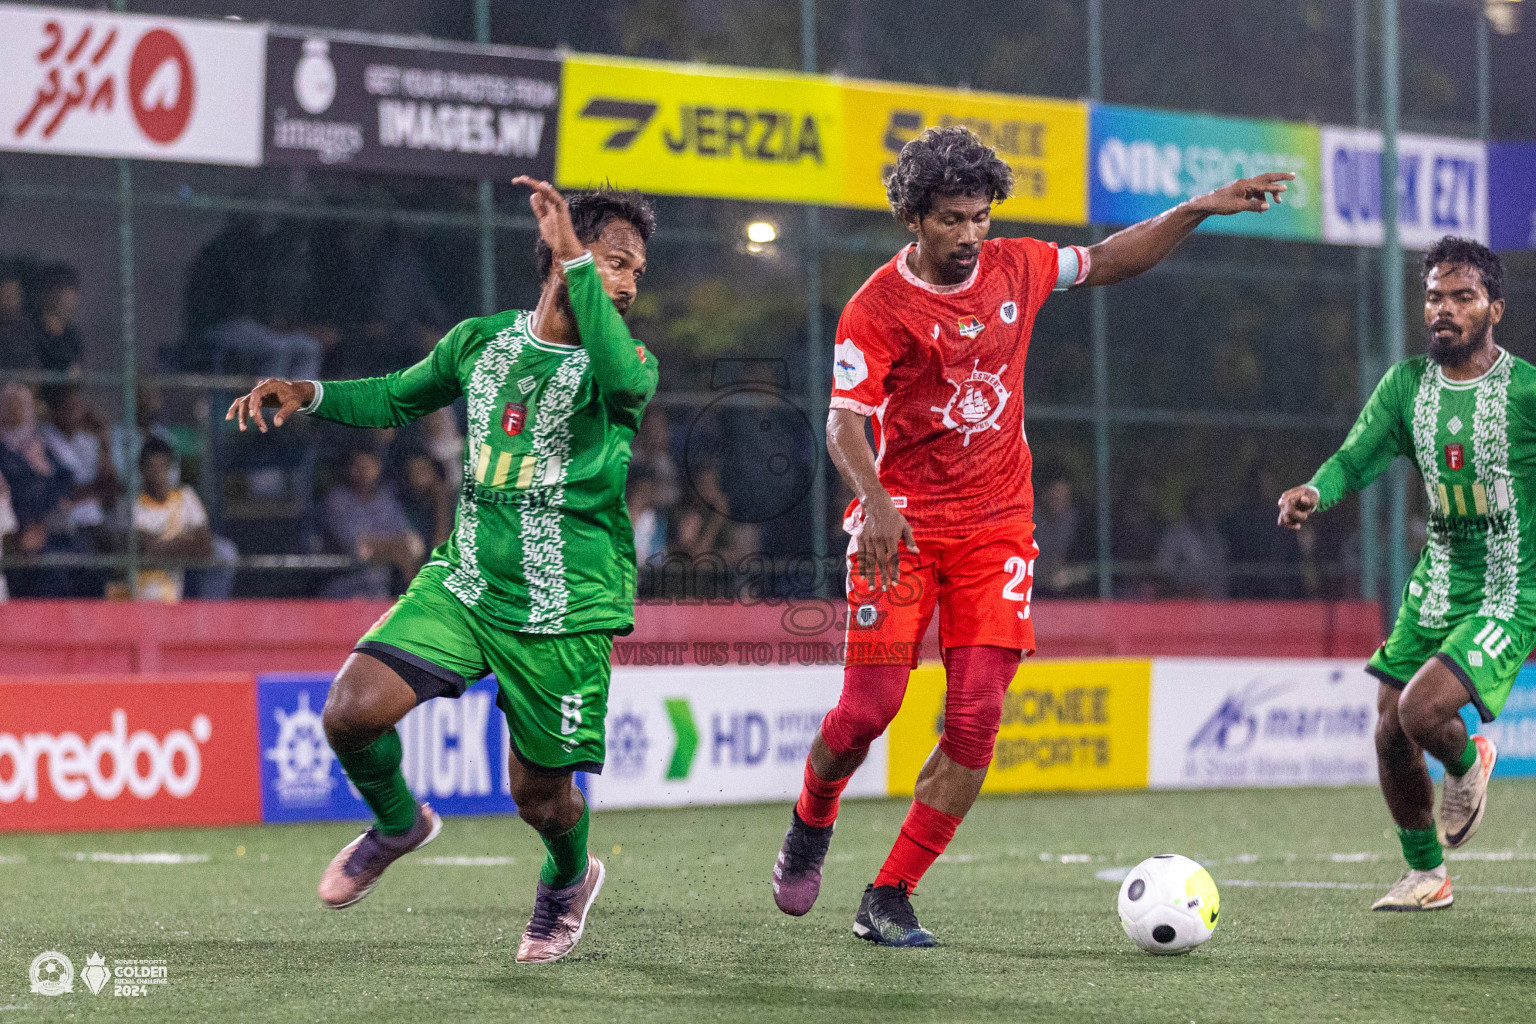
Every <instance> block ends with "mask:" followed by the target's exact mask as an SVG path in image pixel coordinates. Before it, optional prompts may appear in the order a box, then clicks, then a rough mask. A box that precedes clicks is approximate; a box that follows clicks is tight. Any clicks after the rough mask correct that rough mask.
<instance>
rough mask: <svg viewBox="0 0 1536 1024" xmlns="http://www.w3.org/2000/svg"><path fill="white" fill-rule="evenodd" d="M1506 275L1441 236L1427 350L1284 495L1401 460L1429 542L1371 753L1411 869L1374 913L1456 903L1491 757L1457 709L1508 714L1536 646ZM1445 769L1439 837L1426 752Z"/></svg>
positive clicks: (1527, 476) (1364, 478)
mask: <svg viewBox="0 0 1536 1024" xmlns="http://www.w3.org/2000/svg"><path fill="white" fill-rule="evenodd" d="M1503 315H1504V298H1503V269H1502V267H1501V265H1500V262H1499V258H1498V256H1496V255H1495V254H1494V253H1493V252H1491V251H1490V250H1489V249H1488V248H1487V247H1486V246H1484V245H1480V244H1479V243H1477V242H1473V241H1469V240H1467V239H1461V238H1443V239H1441V240H1440V241H1439V242H1438V243H1437V244H1436V245H1435V247H1434V248H1433V249H1431V250H1430V251H1429V253H1428V255H1426V256H1425V257H1424V323H1425V324H1426V326H1428V328H1429V354H1428V355H1422V356H1415V357H1414V358H1412V359H1407V360H1404V361H1403V362H1401V363H1398V364H1397V365H1396V366H1394V367H1392V368H1391V369H1390V370H1388V371H1387V374H1386V376H1385V377H1383V378H1382V380H1381V383H1380V384H1378V385H1377V386H1376V391H1375V393H1374V394H1373V395H1372V396H1371V400H1370V401H1369V402H1368V403H1367V404H1366V407H1365V409H1364V411H1362V412H1361V413H1360V418H1359V419H1358V420H1357V421H1356V422H1355V425H1354V427H1353V429H1351V430H1350V432H1349V436H1348V437H1347V438H1346V439H1345V441H1344V446H1343V447H1342V448H1340V449H1339V451H1338V452H1337V453H1336V454H1335V455H1334V456H1333V457H1332V458H1330V459H1329V460H1328V461H1327V462H1325V463H1323V465H1322V468H1320V469H1319V470H1318V471H1317V473H1316V474H1315V475H1314V476H1313V477H1312V481H1311V482H1310V483H1307V484H1303V485H1302V486H1300V487H1293V488H1291V489H1290V490H1289V491H1286V492H1285V494H1283V495H1282V496H1281V498H1280V524H1281V525H1282V526H1287V527H1290V528H1291V529H1298V528H1299V527H1300V526H1301V524H1302V523H1303V522H1304V521H1305V520H1306V519H1307V517H1308V516H1309V515H1310V514H1311V513H1312V512H1314V511H1320V510H1322V509H1326V508H1328V507H1329V506H1330V505H1333V504H1335V503H1336V502H1338V501H1339V499H1340V498H1342V497H1343V496H1344V495H1345V493H1346V492H1348V491H1355V490H1359V489H1360V488H1362V487H1364V486H1365V485H1366V484H1368V483H1370V482H1371V481H1372V480H1374V479H1375V478H1376V477H1377V476H1379V475H1380V474H1381V473H1382V471H1383V470H1385V469H1386V468H1387V466H1388V465H1390V464H1391V462H1392V460H1393V459H1395V458H1396V457H1397V456H1399V455H1406V456H1408V457H1409V458H1410V459H1412V460H1413V461H1414V463H1415V464H1416V465H1417V466H1418V468H1419V472H1420V474H1422V476H1423V478H1424V491H1425V494H1426V496H1427V498H1428V506H1429V522H1428V538H1427V541H1426V543H1425V545H1424V550H1423V552H1422V554H1420V556H1419V561H1418V565H1417V566H1415V568H1414V570H1413V574H1412V576H1410V577H1409V580H1408V586H1407V588H1406V590H1405V591H1404V593H1403V595H1402V608H1401V610H1400V611H1399V613H1398V616H1397V623H1396V625H1394V626H1393V628H1392V633H1391V635H1390V636H1388V637H1387V642H1386V643H1384V644H1383V645H1382V646H1381V649H1380V650H1378V651H1377V652H1376V653H1375V654H1374V655H1372V656H1371V660H1370V663H1369V664H1368V665H1367V671H1369V672H1370V673H1371V674H1372V675H1374V676H1375V677H1376V678H1377V679H1379V680H1380V681H1381V685H1380V686H1379V688H1378V696H1377V706H1378V709H1379V711H1380V717H1379V719H1378V721H1377V725H1376V758H1377V765H1378V769H1379V774H1380V779H1381V791H1382V794H1383V795H1384V796H1385V797H1386V801H1387V808H1388V810H1390V811H1391V814H1392V819H1393V820H1394V821H1395V822H1396V823H1397V832H1398V836H1399V837H1400V839H1401V840H1402V846H1403V856H1404V858H1405V859H1406V860H1407V862H1408V870H1407V871H1406V872H1405V873H1404V874H1403V876H1402V877H1401V878H1400V879H1398V881H1397V883H1396V884H1395V885H1393V886H1392V888H1391V890H1390V891H1389V892H1388V893H1387V894H1386V895H1385V896H1383V897H1382V898H1381V899H1379V900H1377V901H1376V903H1375V904H1374V906H1373V907H1372V909H1374V910H1437V909H1439V908H1441V907H1448V906H1450V905H1451V899H1452V897H1451V881H1450V878H1449V877H1448V876H1447V875H1446V870H1445V863H1444V857H1443V855H1442V852H1441V848H1442V846H1448V847H1457V846H1461V845H1463V844H1464V843H1466V842H1467V841H1468V840H1469V839H1471V838H1472V835H1473V833H1475V832H1476V831H1477V828H1478V825H1479V824H1481V822H1482V819H1483V812H1484V809H1485V808H1486V806H1487V796H1488V778H1489V776H1490V775H1491V774H1492V773H1493V766H1494V761H1495V760H1496V759H1497V757H1498V751H1497V750H1496V749H1495V747H1494V745H1493V743H1492V742H1491V741H1490V740H1489V739H1488V738H1487V737H1484V736H1473V737H1470V738H1469V737H1468V735H1467V729H1466V726H1465V725H1464V724H1463V722H1462V719H1461V715H1460V709H1461V708H1462V706H1463V705H1466V704H1468V703H1470V704H1471V705H1472V706H1473V707H1474V708H1475V709H1476V710H1477V713H1478V715H1479V716H1480V717H1481V719H1482V720H1483V721H1484V722H1491V721H1493V719H1494V717H1495V716H1497V715H1498V713H1499V712H1500V711H1501V710H1503V707H1504V702H1505V700H1506V699H1508V697H1509V691H1510V688H1511V687H1512V686H1513V685H1514V681H1515V675H1516V674H1517V673H1518V672H1519V671H1520V666H1521V665H1522V664H1524V662H1525V659H1526V656H1527V655H1529V654H1530V652H1531V647H1532V645H1533V643H1536V629H1533V627H1536V367H1533V366H1532V365H1531V364H1530V363H1527V362H1526V361H1525V360H1523V359H1517V358H1515V357H1514V356H1513V355H1511V354H1509V353H1508V352H1506V351H1504V350H1503V349H1502V348H1500V347H1499V346H1498V345H1496V344H1495V343H1494V340H1493V328H1494V325H1496V324H1497V323H1498V322H1499V319H1500V318H1501V317H1502V316H1503ZM1426 751H1427V752H1428V753H1429V754H1430V755H1431V756H1433V757H1435V758H1436V759H1438V760H1439V761H1440V763H1441V764H1443V765H1445V791H1444V793H1443V794H1442V795H1441V798H1440V822H1439V829H1438V830H1437V829H1436V827H1435V820H1434V815H1433V811H1434V788H1433V786H1432V785H1431V782H1430V778H1429V772H1428V770H1427V769H1426V767H1425V764H1424V756H1423V755H1424V753H1425V752H1426Z"/></svg>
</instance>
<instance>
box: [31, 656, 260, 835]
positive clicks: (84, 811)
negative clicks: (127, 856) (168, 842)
mask: <svg viewBox="0 0 1536 1024" xmlns="http://www.w3.org/2000/svg"><path fill="white" fill-rule="evenodd" d="M257 745H258V744H257V730H256V680H255V679H254V678H252V677H250V676H213V677H210V676H206V675H205V676H197V677H191V678H185V679H166V678H159V679H156V678H150V679H145V678H144V677H143V676H87V677H81V676H73V677H70V678H68V679H61V678H48V677H42V676H15V677H9V678H5V679H0V832H18V831H29V832H63V831H70V832H74V831H85V830H89V829H139V828H156V827H164V826H181V825H236V824H244V823H248V822H257V821H260V820H261V780H260V759H259V755H258V750H257Z"/></svg>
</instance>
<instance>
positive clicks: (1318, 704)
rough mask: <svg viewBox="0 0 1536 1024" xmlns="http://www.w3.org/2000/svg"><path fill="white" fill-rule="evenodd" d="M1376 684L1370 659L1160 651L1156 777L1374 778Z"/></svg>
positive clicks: (1320, 781)
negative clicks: (1178, 654) (1367, 663)
mask: <svg viewBox="0 0 1536 1024" xmlns="http://www.w3.org/2000/svg"><path fill="white" fill-rule="evenodd" d="M1376 691H1377V682H1376V680H1375V679H1374V678H1373V677H1372V676H1370V675H1368V674H1366V672H1365V663H1364V659H1350V660H1333V659H1311V658H1297V659H1286V658H1268V659H1255V660H1245V659H1241V658H1155V659H1153V662H1152V731H1151V764H1150V773H1149V774H1150V782H1151V785H1152V786H1153V787H1154V788H1156V787H1182V788H1206V787H1216V786H1327V785H1344V784H1353V783H1373V782H1375V781H1376V747H1375V741H1374V739H1373V737H1374V735H1375V730H1376Z"/></svg>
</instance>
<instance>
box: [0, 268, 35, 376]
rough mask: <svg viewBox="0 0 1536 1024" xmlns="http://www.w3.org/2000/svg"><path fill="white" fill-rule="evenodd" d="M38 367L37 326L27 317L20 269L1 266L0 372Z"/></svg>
mask: <svg viewBox="0 0 1536 1024" xmlns="http://www.w3.org/2000/svg"><path fill="white" fill-rule="evenodd" d="M37 368H38V362H37V327H36V326H35V325H34V324H33V323H32V321H31V320H29V319H28V318H27V303H26V291H25V289H24V288H23V287H22V280H21V269H20V268H19V267H17V266H16V265H14V264H9V263H8V264H0V370H35V369H37Z"/></svg>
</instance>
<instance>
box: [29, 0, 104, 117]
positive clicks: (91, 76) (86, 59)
mask: <svg viewBox="0 0 1536 1024" xmlns="http://www.w3.org/2000/svg"><path fill="white" fill-rule="evenodd" d="M43 37H44V39H45V40H46V42H45V43H44V45H43V48H42V49H41V50H39V51H38V53H37V64H38V66H39V67H40V68H42V69H43V70H44V72H45V74H44V77H43V83H42V84H41V85H39V86H38V87H37V97H36V98H35V99H34V100H33V101H32V107H31V109H30V110H28V111H27V113H26V116H24V117H23V118H22V119H21V120H20V121H18V122H17V123H16V128H15V134H16V137H17V138H20V137H21V136H23V135H25V134H26V133H27V131H28V130H29V129H30V128H32V127H33V126H34V125H36V126H38V127H39V129H40V132H39V134H41V135H42V137H43V138H45V139H51V138H53V135H54V133H55V132H57V131H58V130H59V126H60V125H61V124H63V123H64V119H65V118H66V117H68V116H69V114H70V112H71V111H73V110H75V109H76V108H78V107H84V108H85V109H86V110H89V111H93V112H94V111H97V110H108V111H110V110H111V109H112V104H113V102H114V101H115V99H116V95H117V80H116V78H115V77H114V76H113V75H112V73H111V72H110V71H107V70H104V69H103V68H102V67H101V64H102V62H103V61H105V60H106V59H107V55H108V54H110V53H111V52H112V47H113V46H115V45H116V44H117V29H115V28H113V29H110V30H108V31H107V32H106V33H105V34H104V35H101V36H99V37H98V36H97V35H96V30H95V27H94V26H91V25H87V26H85V28H84V29H82V30H81V32H80V35H79V36H77V37H76V38H75V39H74V40H70V39H68V38H66V36H65V32H64V26H63V25H61V24H59V23H58V22H57V21H49V22H47V23H46V24H44V25H43Z"/></svg>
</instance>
